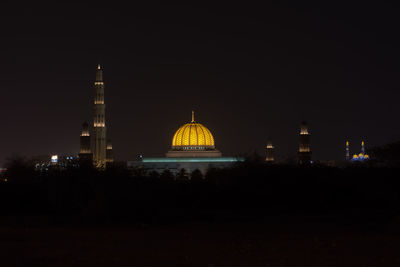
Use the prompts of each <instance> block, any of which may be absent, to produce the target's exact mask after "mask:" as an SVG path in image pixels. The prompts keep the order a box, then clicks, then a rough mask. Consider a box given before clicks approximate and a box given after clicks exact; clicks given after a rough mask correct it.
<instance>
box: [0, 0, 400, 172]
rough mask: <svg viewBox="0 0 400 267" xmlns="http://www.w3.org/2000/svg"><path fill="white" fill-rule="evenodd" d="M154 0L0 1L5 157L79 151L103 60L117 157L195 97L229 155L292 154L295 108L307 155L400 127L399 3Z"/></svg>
mask: <svg viewBox="0 0 400 267" xmlns="http://www.w3.org/2000/svg"><path fill="white" fill-rule="evenodd" d="M114 2H115V1H114ZM132 2H134V1H132ZM148 2H149V3H148V4H141V5H134V4H131V5H129V6H128V5H125V6H123V5H119V4H117V3H116V2H115V4H113V2H109V3H108V4H107V5H104V6H102V5H100V4H97V5H92V4H91V5H89V4H83V3H81V4H71V3H69V4H58V3H57V4H53V6H49V5H46V6H38V5H37V4H35V6H21V7H15V6H12V7H11V6H8V5H7V4H2V6H0V10H1V14H0V15H1V19H0V23H1V25H2V27H0V32H1V39H0V92H1V97H0V101H1V104H0V114H1V122H2V123H1V125H2V127H1V131H0V165H1V163H4V160H5V158H7V157H9V156H11V155H15V154H20V155H27V156H30V155H41V154H49V153H58V154H65V153H74V154H76V153H78V149H79V134H80V130H81V124H82V122H83V121H85V120H88V121H91V114H92V103H93V101H92V99H93V93H94V92H93V87H92V84H93V80H94V77H95V68H96V65H97V64H98V63H101V64H102V65H103V68H104V78H105V83H106V105H107V108H106V112H107V117H108V122H107V125H108V134H109V136H111V138H112V140H113V144H114V153H115V155H116V158H117V159H119V160H129V159H135V157H136V155H137V154H144V155H145V156H162V155H164V153H165V152H167V150H168V149H169V146H170V142H171V139H172V135H173V134H174V132H175V131H176V130H177V129H178V127H179V126H181V125H182V124H184V123H186V122H189V121H190V117H191V110H192V109H194V110H195V111H196V120H197V121H198V122H201V123H203V124H204V125H205V126H207V127H208V128H209V129H210V130H211V132H212V133H213V134H214V138H215V140H216V145H217V148H218V149H220V150H221V151H222V152H223V154H224V155H235V154H238V153H246V152H251V151H253V150H257V151H258V152H259V153H264V147H265V145H266V141H267V137H268V136H269V137H271V138H272V140H273V142H274V144H275V146H276V152H277V154H278V155H280V156H282V157H284V156H290V155H294V154H295V151H296V148H297V141H298V137H297V134H298V128H299V124H300V122H301V121H302V120H306V121H307V122H308V123H309V125H310V129H311V132H312V149H313V155H314V158H315V159H341V158H343V155H344V142H345V140H346V139H349V140H350V142H351V144H352V147H351V148H352V152H359V143H360V142H361V140H362V139H365V140H366V142H367V145H369V146H375V145H381V144H384V143H387V142H392V141H397V140H400V124H399V119H398V115H399V114H400V106H399V104H398V103H399V99H400V98H399V97H400V92H399V70H400V69H399V62H400V52H399V51H400V41H399V38H398V36H399V30H398V29H399V26H400V23H399V16H398V14H399V11H400V9H399V7H398V6H395V5H393V4H390V3H389V2H387V3H385V2H384V1H376V3H375V5H367V4H366V2H364V3H363V4H362V5H359V4H358V5H350V4H346V5H334V4H327V3H326V1H320V2H324V3H319V4H308V5H307V4H304V3H301V4H289V3H285V4H283V3H280V4H276V3H275V4H272V3H270V4H268V3H265V4H264V5H263V6H261V5H259V6H257V5H253V4H246V3H248V2H246V1H243V2H242V4H241V5H239V4H234V1H232V3H230V4H229V5H227V4H224V5H222V4H221V5H219V6H218V5H215V3H214V4H212V5H207V4H206V3H204V2H197V3H186V1H184V2H182V3H175V4H161V3H159V2H154V1H152V2H150V1H148ZM274 2H275V1H274ZM279 2H281V1H279ZM54 3H55V2H54Z"/></svg>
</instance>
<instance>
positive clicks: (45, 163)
mask: <svg viewBox="0 0 400 267" xmlns="http://www.w3.org/2000/svg"><path fill="white" fill-rule="evenodd" d="M30 162H31V163H32V164H33V166H34V168H35V170H37V171H40V172H47V171H48V170H50V169H54V168H56V169H60V170H64V169H67V168H76V167H78V166H79V162H78V158H77V157H76V156H73V155H61V156H60V155H42V156H34V157H32V158H31V160H30Z"/></svg>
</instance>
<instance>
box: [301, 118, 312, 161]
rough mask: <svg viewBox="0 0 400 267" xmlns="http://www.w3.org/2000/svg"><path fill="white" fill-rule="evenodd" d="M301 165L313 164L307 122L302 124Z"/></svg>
mask: <svg viewBox="0 0 400 267" xmlns="http://www.w3.org/2000/svg"><path fill="white" fill-rule="evenodd" d="M298 155H299V163H300V164H309V163H311V148H310V132H309V131H308V126H307V123H306V122H304V121H303V122H302V123H301V127H300V136H299V152H298Z"/></svg>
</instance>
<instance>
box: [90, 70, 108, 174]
mask: <svg viewBox="0 0 400 267" xmlns="http://www.w3.org/2000/svg"><path fill="white" fill-rule="evenodd" d="M94 89H95V98H94V112H93V140H94V144H93V161H94V165H95V166H96V167H97V168H104V167H105V165H106V105H105V104H104V82H103V70H102V69H101V67H100V65H98V66H97V71H96V80H95V82H94Z"/></svg>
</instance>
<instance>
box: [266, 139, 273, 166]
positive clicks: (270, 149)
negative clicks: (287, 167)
mask: <svg viewBox="0 0 400 267" xmlns="http://www.w3.org/2000/svg"><path fill="white" fill-rule="evenodd" d="M274 149H275V148H274V146H273V144H272V142H271V140H268V142H267V157H266V158H265V161H266V162H274V161H275V157H274Z"/></svg>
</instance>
